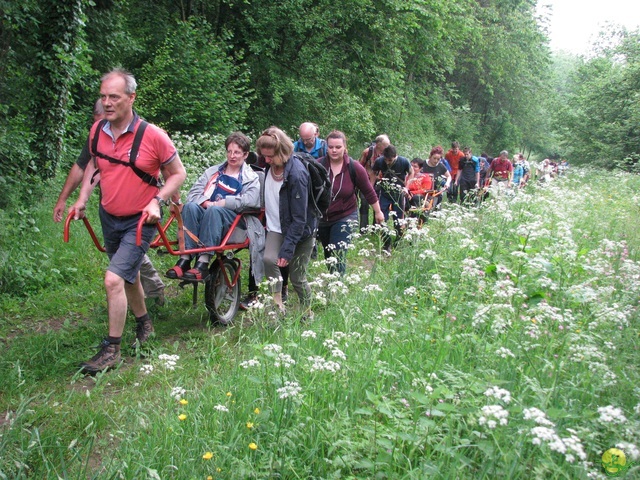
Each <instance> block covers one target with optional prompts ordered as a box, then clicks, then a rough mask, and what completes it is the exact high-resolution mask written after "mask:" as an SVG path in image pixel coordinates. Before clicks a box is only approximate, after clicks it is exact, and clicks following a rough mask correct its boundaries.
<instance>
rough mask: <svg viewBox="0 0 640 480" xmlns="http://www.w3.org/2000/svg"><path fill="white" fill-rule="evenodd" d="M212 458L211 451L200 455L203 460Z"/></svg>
mask: <svg viewBox="0 0 640 480" xmlns="http://www.w3.org/2000/svg"><path fill="white" fill-rule="evenodd" d="M212 458H213V453H211V452H207V453H205V454H204V455H202V459H203V460H211V459H212Z"/></svg>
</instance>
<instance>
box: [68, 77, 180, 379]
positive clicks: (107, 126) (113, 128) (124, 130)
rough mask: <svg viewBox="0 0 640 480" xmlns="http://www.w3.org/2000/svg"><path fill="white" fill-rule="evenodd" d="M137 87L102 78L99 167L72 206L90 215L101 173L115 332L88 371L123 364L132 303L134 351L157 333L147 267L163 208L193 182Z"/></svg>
mask: <svg viewBox="0 0 640 480" xmlns="http://www.w3.org/2000/svg"><path fill="white" fill-rule="evenodd" d="M136 87H137V84H136V80H135V78H134V77H133V75H131V74H130V73H129V72H126V71H125V70H122V69H115V70H112V71H111V72H109V73H107V74H106V75H104V76H103V77H102V79H101V86H100V98H101V100H102V105H103V107H104V111H105V120H102V121H100V122H96V123H95V124H94V125H93V127H92V128H91V132H90V134H89V138H90V139H91V140H90V145H91V155H92V156H93V157H94V158H95V162H89V164H88V165H87V168H86V170H85V173H84V178H83V182H82V188H81V190H80V195H79V197H78V200H77V201H76V203H75V204H74V205H73V207H72V209H73V210H74V211H75V219H76V220H77V219H80V218H83V217H84V216H85V210H86V204H87V201H88V199H89V196H90V194H91V192H92V191H93V188H94V187H95V185H94V184H93V183H92V179H93V177H94V175H95V174H96V172H97V171H98V170H99V172H100V190H101V197H100V221H101V223H102V233H103V236H104V244H105V248H106V251H107V254H108V256H109V260H110V261H109V267H108V268H107V272H106V274H105V281H104V283H105V287H106V290H107V306H108V317H109V334H108V336H107V337H106V338H105V339H104V340H103V341H102V343H101V344H100V351H99V352H98V354H97V355H95V356H94V357H93V358H91V359H90V360H89V361H87V362H84V363H82V364H81V369H82V370H83V371H84V372H85V373H89V374H95V373H97V372H100V371H103V370H106V369H108V368H111V367H114V366H115V365H117V364H118V363H119V362H120V358H121V356H120V343H121V340H122V334H123V332H124V325H125V321H126V316H127V306H130V307H131V310H132V311H133V314H134V315H135V318H136V341H135V342H134V343H133V345H132V347H135V346H140V345H142V344H143V343H145V342H146V341H147V340H148V339H149V337H150V336H151V335H152V333H153V323H152V321H151V319H150V318H149V315H148V314H147V307H146V305H145V303H144V292H143V290H142V285H141V284H140V275H139V270H140V264H141V263H142V259H143V257H144V255H145V253H146V251H147V250H148V248H149V244H150V242H151V240H152V239H153V236H154V234H155V232H156V226H155V223H156V222H157V221H158V220H160V217H161V215H162V213H161V210H160V208H161V206H162V205H166V204H167V202H168V201H169V200H170V199H173V200H176V201H179V198H180V197H179V189H180V186H181V185H182V183H183V182H184V180H185V178H186V171H185V169H184V166H183V165H182V162H181V161H180V157H179V156H178V152H177V151H176V148H175V146H174V145H173V142H172V141H171V139H170V138H169V136H168V135H167V134H166V132H164V131H163V130H162V129H160V128H158V127H156V126H155V125H151V124H147V123H146V122H144V121H143V120H141V119H140V117H139V116H138V115H137V114H136V113H135V112H134V111H133V103H134V101H135V99H136ZM141 129H142V130H141ZM138 147H139V148H138ZM136 150H137V151H136ZM160 173H162V176H163V177H164V181H165V183H164V185H161V182H160V178H159V177H160ZM143 215H146V216H147V221H146V223H145V224H144V226H143V229H142V245H140V246H137V245H136V236H137V230H138V222H139V220H140V218H141V217H142V216H143Z"/></svg>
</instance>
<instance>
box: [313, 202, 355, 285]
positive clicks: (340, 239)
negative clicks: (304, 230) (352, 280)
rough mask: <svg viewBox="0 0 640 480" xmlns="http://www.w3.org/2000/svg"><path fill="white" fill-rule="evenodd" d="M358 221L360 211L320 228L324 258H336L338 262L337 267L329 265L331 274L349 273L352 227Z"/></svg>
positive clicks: (321, 225) (319, 236) (321, 224)
mask: <svg viewBox="0 0 640 480" xmlns="http://www.w3.org/2000/svg"><path fill="white" fill-rule="evenodd" d="M357 221H358V211H357V210H354V211H353V213H351V214H350V215H347V216H346V217H343V218H341V219H340V220H337V221H335V222H332V223H322V222H321V223H320V226H319V227H318V238H319V239H320V243H322V248H323V249H324V258H325V259H327V258H330V257H334V256H335V258H336V259H337V260H338V263H337V265H334V264H329V265H328V267H329V271H330V272H331V273H333V272H338V273H340V275H344V273H345V272H346V271H347V246H348V245H349V244H350V243H351V239H350V238H349V236H350V235H351V225H352V224H353V223H354V222H357Z"/></svg>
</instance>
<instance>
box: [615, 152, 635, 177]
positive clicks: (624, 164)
mask: <svg viewBox="0 0 640 480" xmlns="http://www.w3.org/2000/svg"><path fill="white" fill-rule="evenodd" d="M615 165H616V167H617V168H619V169H620V170H622V171H624V172H631V173H640V154H638V153H632V154H630V155H629V156H627V157H625V158H623V159H622V161H618V162H615Z"/></svg>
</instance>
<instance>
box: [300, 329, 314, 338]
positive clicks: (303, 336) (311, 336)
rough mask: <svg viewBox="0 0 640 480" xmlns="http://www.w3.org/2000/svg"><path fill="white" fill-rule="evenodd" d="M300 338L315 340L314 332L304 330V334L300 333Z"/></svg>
mask: <svg viewBox="0 0 640 480" xmlns="http://www.w3.org/2000/svg"><path fill="white" fill-rule="evenodd" d="M301 337H302V338H316V337H317V335H316V332H314V331H313V330H305V331H304V332H302V334H301Z"/></svg>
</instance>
